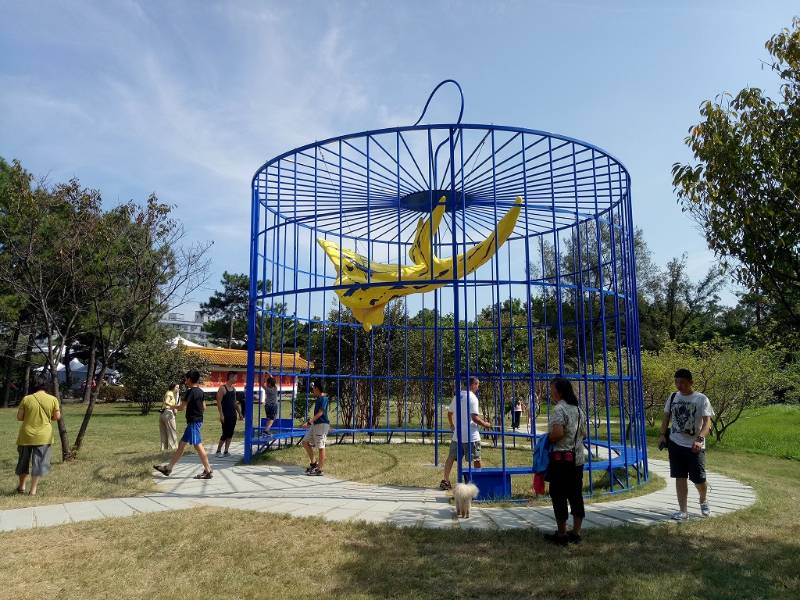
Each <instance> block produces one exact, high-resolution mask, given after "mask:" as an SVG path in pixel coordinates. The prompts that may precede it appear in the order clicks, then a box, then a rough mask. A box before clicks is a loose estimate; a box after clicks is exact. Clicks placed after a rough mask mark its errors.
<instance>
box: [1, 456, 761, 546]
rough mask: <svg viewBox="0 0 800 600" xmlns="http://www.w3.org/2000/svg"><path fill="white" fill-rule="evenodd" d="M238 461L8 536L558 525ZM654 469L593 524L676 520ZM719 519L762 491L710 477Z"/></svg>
mask: <svg viewBox="0 0 800 600" xmlns="http://www.w3.org/2000/svg"><path fill="white" fill-rule="evenodd" d="M232 450H235V454H236V455H235V456H232V457H230V458H217V457H211V462H212V465H213V466H214V469H215V472H214V478H213V479H211V480H196V479H194V475H196V474H197V473H198V472H199V471H200V465H199V460H198V458H197V456H196V455H188V456H186V457H185V459H184V462H183V463H181V464H179V465H178V466H177V467H176V469H175V470H174V472H173V474H172V476H171V477H169V478H166V477H162V476H154V478H155V481H156V483H157V486H158V488H159V490H160V492H159V493H154V494H148V495H145V496H139V497H133V498H110V499H103V500H87V501H84V502H70V503H66V504H56V505H49V506H37V507H33V508H20V509H12V510H5V511H0V531H13V530H16V529H29V528H33V527H47V526H52V525H58V524H63V523H70V522H78V521H87V520H94V519H101V518H120V517H128V516H132V515H135V514H140V513H151V512H160V511H166V510H182V509H188V508H193V507H199V506H213V507H220V508H233V509H239V510H254V511H258V512H268V513H275V514H288V515H292V516H298V517H306V516H308V517H321V518H324V519H326V520H328V521H361V522H368V523H388V524H391V525H394V526H397V527H427V528H438V529H452V528H462V529H520V528H535V529H539V530H542V531H550V530H552V529H553V528H555V521H554V519H553V513H552V510H551V509H550V507H549V506H542V505H536V506H525V505H519V506H512V507H505V508H502V507H484V506H481V505H480V504H477V503H476V504H473V506H472V510H471V516H470V518H469V519H457V518H456V517H455V507H454V506H453V505H451V504H450V497H449V495H448V494H447V493H445V492H441V491H439V490H436V489H422V488H400V487H394V486H387V485H369V484H363V483H358V482H352V481H338V480H336V479H332V478H330V477H327V476H324V477H307V476H306V475H305V474H304V472H303V467H300V466H297V467H295V466H284V465H241V464H237V462H238V460H239V459H240V457H241V450H242V445H241V444H238V445H234V446H232ZM649 466H650V470H651V472H653V473H655V474H658V475H660V476H661V477H664V478H665V479H666V480H667V486H666V488H665V489H662V490H658V491H656V492H653V493H651V494H646V495H642V496H635V497H632V498H626V499H622V500H612V501H609V502H603V503H594V504H587V506H586V512H587V515H586V520H585V525H584V526H585V527H587V528H592V527H610V526H624V525H651V524H655V523H662V522H664V521H666V520H668V519H669V518H670V516H671V514H672V513H673V512H674V511H675V510H677V506H676V500H675V484H674V481H673V480H671V479H669V466H668V463H667V462H665V461H663V460H658V459H651V460H650V465H649ZM708 479H709V485H710V491H709V500H710V504H711V510H712V516H714V515H721V514H726V513H730V512H732V511H734V510H739V509H741V508H744V507H747V506H750V505H752V504H753V503H754V502H755V501H756V494H755V492H754V491H753V489H752V488H750V487H749V486H746V485H743V484H741V483H739V482H738V481H736V480H734V479H732V478H730V477H726V476H724V475H720V474H717V473H709V478H708ZM689 490H690V491H689V514H690V516H691V517H692V518H696V517H697V518H699V515H700V513H699V505H698V501H697V492H696V490H695V489H694V488H693V486H690V488H689Z"/></svg>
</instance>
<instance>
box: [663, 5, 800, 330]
mask: <svg viewBox="0 0 800 600" xmlns="http://www.w3.org/2000/svg"><path fill="white" fill-rule="evenodd" d="M766 48H767V50H768V52H769V54H770V55H771V57H772V58H771V64H770V67H771V69H772V70H773V71H774V72H775V73H776V74H777V75H778V77H779V80H780V83H781V86H780V97H779V98H778V99H772V98H770V97H768V96H766V95H765V94H764V93H763V92H762V91H761V90H760V89H757V88H745V89H743V90H741V91H740V92H739V93H738V94H736V95H735V96H732V95H730V94H724V95H722V96H721V97H720V98H719V99H718V100H717V101H715V102H711V101H706V102H704V103H703V104H702V105H701V107H700V114H701V116H702V117H703V119H704V120H703V121H702V122H701V123H699V124H698V125H695V126H694V127H692V128H691V129H690V130H689V136H688V137H687V138H686V140H685V141H686V144H687V146H689V148H690V149H691V150H692V152H693V154H694V158H695V162H694V163H693V164H681V163H675V165H674V166H673V168H672V174H673V184H674V186H675V190H676V192H677V194H678V199H679V202H680V204H681V206H682V208H683V210H684V211H687V212H688V213H689V214H690V215H691V216H692V217H693V218H694V219H695V220H696V221H697V223H699V224H700V226H701V227H702V228H703V230H704V232H705V235H706V239H707V241H708V245H709V247H710V248H711V249H712V250H714V252H715V253H716V254H717V255H718V256H720V257H722V258H723V259H724V260H726V261H728V262H731V263H733V264H734V265H735V266H736V269H735V274H736V276H737V278H738V280H739V281H740V282H741V283H742V284H743V285H744V286H745V287H746V288H747V289H748V290H750V291H752V292H753V293H756V294H759V295H763V296H764V297H765V298H767V299H769V301H770V302H771V303H772V304H773V305H774V310H775V317H776V322H777V324H778V325H780V324H783V325H785V326H786V327H788V328H790V329H791V330H793V331H794V332H795V334H796V333H797V332H798V331H800V143H798V140H800V18H795V19H794V20H793V21H792V28H791V29H784V30H783V31H781V32H780V33H778V34H777V35H775V36H773V37H772V38H771V39H770V40H769V41H768V42H767V43H766Z"/></svg>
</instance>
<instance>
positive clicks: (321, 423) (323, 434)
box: [303, 381, 331, 475]
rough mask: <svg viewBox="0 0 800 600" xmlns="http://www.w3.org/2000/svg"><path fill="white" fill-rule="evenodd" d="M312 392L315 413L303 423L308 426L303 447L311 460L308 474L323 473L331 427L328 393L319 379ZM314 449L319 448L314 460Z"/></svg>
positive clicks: (312, 386) (312, 387) (313, 385)
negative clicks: (326, 445)
mask: <svg viewBox="0 0 800 600" xmlns="http://www.w3.org/2000/svg"><path fill="white" fill-rule="evenodd" d="M311 393H312V394H313V396H314V414H313V416H312V417H311V418H310V419H308V420H307V421H306V422H305V423H303V427H307V428H308V431H306V434H305V435H304V436H303V448H305V449H306V454H308V460H309V461H310V463H309V465H308V468H307V469H306V475H322V469H323V467H324V466H325V442H326V440H327V439H328V430H329V429H330V427H331V422H330V420H329V419H328V395H327V394H326V393H325V390H324V389H323V388H322V383H320V382H319V381H315V382H314V383H313V384H312V385H311ZM314 449H316V450H317V456H318V458H317V460H314Z"/></svg>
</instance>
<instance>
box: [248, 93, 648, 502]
mask: <svg viewBox="0 0 800 600" xmlns="http://www.w3.org/2000/svg"><path fill="white" fill-rule="evenodd" d="M443 83H444V82H443ZM440 85H441V84H440ZM434 91H435V90H434ZM429 102H430V98H429ZM426 106H427V105H426ZM462 111H463V100H462ZM423 114H424V111H423ZM460 120H461V119H460V116H459V122H457V123H453V124H433V125H419V124H417V125H414V126H408V127H395V128H388V129H380V130H375V131H365V132H361V133H356V134H351V135H344V136H340V137H336V138H331V139H327V140H324V141H320V142H316V143H313V144H308V145H306V146H303V147H301V148H297V149H295V150H291V151H289V152H286V153H284V154H282V155H280V156H277V157H275V158H273V159H272V160H270V161H269V162H267V163H266V164H264V165H263V166H262V167H261V168H260V169H258V171H257V172H256V174H255V176H254V177H253V181H252V223H251V240H250V241H251V255H250V281H251V298H250V314H249V329H248V350H249V364H248V373H247V403H246V413H247V414H246V427H245V461H246V462H247V461H249V460H250V459H251V458H252V456H253V455H254V454H255V453H258V452H260V451H262V450H264V449H265V448H267V447H270V446H272V445H274V444H276V443H280V439H281V438H285V439H291V438H292V437H294V436H295V435H300V434H301V432H299V431H298V430H297V429H295V428H294V426H293V424H292V421H290V420H289V419H293V418H301V417H302V418H305V417H306V416H307V415H308V411H309V409H310V407H309V399H308V394H307V392H308V391H309V390H310V384H311V382H312V381H313V380H319V381H321V382H323V383H324V385H325V386H326V387H327V389H328V391H329V393H330V395H331V398H332V399H331V413H330V418H331V423H332V425H331V427H332V431H331V435H332V436H334V438H335V440H336V441H343V440H345V439H347V440H351V441H355V439H357V437H358V436H368V437H369V439H385V440H386V441H390V440H394V441H397V440H398V438H402V440H403V441H408V440H412V439H413V440H415V441H420V440H421V441H423V442H430V443H431V444H432V453H433V459H434V463H435V464H438V463H439V459H440V448H439V445H440V444H441V443H445V444H447V443H448V442H449V437H448V436H449V435H450V428H449V425H448V422H447V419H446V418H445V416H446V409H447V405H448V404H449V402H450V400H451V399H452V397H453V395H454V394H455V391H456V390H460V389H464V388H465V387H466V382H467V381H468V378H469V377H470V376H473V375H475V376H477V377H478V378H479V379H480V380H481V391H480V393H479V397H480V403H481V410H482V412H483V413H484V416H485V418H487V419H488V420H490V421H491V422H492V423H495V424H496V428H495V429H494V430H493V431H491V432H490V433H489V435H484V439H485V440H488V441H489V442H491V443H492V444H494V445H495V446H497V447H498V448H499V449H500V450H501V461H500V462H501V465H500V466H499V467H497V468H495V469H494V471H499V472H500V473H501V474H502V475H503V476H504V477H503V478H502V481H503V482H504V483H503V484H502V485H503V487H502V488H501V489H500V491H499V492H498V491H497V490H495V491H494V492H495V493H494V495H506V496H507V495H509V494H510V489H508V487H509V485H510V483H508V482H510V477H507V475H510V474H513V473H516V472H526V471H527V472H528V473H529V472H530V469H527V470H526V469H513V468H512V467H510V466H508V465H507V461H506V451H507V449H509V448H512V447H516V448H519V447H525V448H530V451H531V458H532V453H533V447H534V445H535V443H536V440H537V438H540V437H541V435H542V434H543V433H544V432H545V431H546V428H545V425H544V424H543V423H544V421H541V422H540V423H538V424H537V421H536V418H535V413H536V405H537V404H538V406H539V407H540V408H541V411H542V412H543V413H547V412H549V408H550V392H549V385H548V382H549V381H550V380H551V379H552V378H553V377H555V376H557V375H561V376H564V377H566V378H567V379H570V380H571V381H572V383H573V387H574V388H575V390H576V392H577V394H578V397H579V399H580V402H581V404H582V408H583V414H584V416H585V418H586V421H585V429H586V431H587V432H588V435H587V439H586V444H587V448H588V449H589V452H588V454H587V462H586V467H587V471H588V479H589V493H591V492H592V491H593V490H594V482H595V481H596V478H597V476H598V475H599V474H601V473H603V472H605V473H607V478H606V479H605V484H604V485H605V486H607V488H608V490H609V491H611V492H612V493H613V492H616V491H620V490H623V489H627V488H630V487H631V486H633V485H636V484H638V483H640V482H643V481H644V480H646V479H647V476H648V472H647V447H646V436H645V420H644V408H643V401H642V393H641V389H642V388H641V364H640V355H639V332H638V325H639V321H638V307H637V296H636V273H635V259H634V228H633V221H632V216H631V195H630V176H629V174H628V172H627V171H626V169H625V167H624V166H623V165H622V164H621V163H620V162H619V161H618V160H616V159H615V158H614V157H612V156H611V155H609V154H608V153H607V152H605V151H603V150H601V149H600V148H598V147H596V146H593V145H591V144H588V143H585V142H582V141H579V140H576V139H572V138H569V137H565V136H561V135H554V134H551V133H547V132H544V131H536V130H531V129H524V128H520V127H505V126H495V125H476V124H463V123H461V122H460ZM517 197H520V198H522V205H521V210H520V212H519V216H518V218H517V220H516V223H515V224H514V227H513V230H512V231H511V233H510V235H509V236H508V239H507V240H506V241H505V243H504V244H502V246H500V245H496V247H495V248H494V253H493V255H492V257H491V259H490V260H489V261H488V262H486V264H483V266H481V267H480V268H478V269H476V270H474V271H472V272H470V273H468V274H466V275H464V276H463V277H461V278H459V277H458V276H457V273H456V271H457V269H453V272H452V274H451V275H450V276H449V278H445V279H444V280H443V279H435V278H434V275H435V274H432V275H430V276H429V277H430V279H428V280H425V281H416V282H415V283H419V284H420V285H422V284H437V285H440V286H441V287H438V288H437V289H434V290H432V291H427V292H425V293H421V294H414V295H406V296H403V297H401V298H397V299H394V300H392V301H391V302H389V304H388V305H387V306H386V307H385V310H384V313H383V316H382V318H383V323H382V324H381V325H378V326H375V327H373V328H372V329H371V330H370V331H368V332H367V331H365V328H364V327H362V324H361V323H360V322H359V321H358V320H357V319H355V318H354V313H353V311H351V310H350V309H349V308H348V307H347V306H345V305H344V304H343V303H342V299H341V298H340V297H339V296H338V295H337V294H336V292H337V290H339V291H341V290H343V289H349V292H345V295H347V294H348V293H351V292H352V291H353V289H355V288H357V289H359V290H369V289H371V288H373V287H374V288H375V289H377V288H378V287H380V286H388V285H390V284H388V283H385V282H380V281H373V277H375V275H374V273H371V272H370V269H369V268H367V269H365V270H366V271H367V272H366V275H365V277H366V282H365V283H362V284H361V285H360V287H359V286H353V285H346V284H345V282H344V281H338V280H337V273H336V269H335V268H334V265H333V264H332V263H331V260H330V259H329V257H328V256H326V254H325V252H324V251H323V249H322V248H321V246H320V244H319V243H317V240H318V239H322V240H327V241H328V242H331V243H332V244H333V246H334V247H338V249H339V250H340V251H344V250H349V251H352V252H357V253H359V254H361V255H363V256H365V257H368V259H369V261H370V263H373V262H375V263H377V262H380V263H383V264H387V265H395V266H397V268H398V272H399V271H400V269H401V268H402V267H403V266H406V265H408V264H410V262H409V258H408V255H409V249H410V246H411V245H412V244H413V242H414V235H415V230H416V227H417V223H418V221H419V220H420V218H422V219H430V217H431V213H432V211H433V209H434V207H435V206H436V205H437V204H438V203H439V201H440V199H441V198H444V203H445V206H446V208H445V211H444V215H442V221H441V225H440V226H439V227H438V230H436V231H432V232H431V234H432V235H431V237H430V242H429V243H430V244H431V250H432V251H433V252H434V253H435V254H436V255H437V256H441V257H450V256H453V257H455V256H457V255H461V254H462V253H465V252H468V251H469V249H470V248H472V247H474V246H475V245H476V244H479V243H480V242H481V241H482V240H485V239H487V238H489V237H490V236H492V235H493V234H495V239H496V237H497V236H496V233H497V223H498V221H499V219H500V217H501V216H502V215H503V214H505V213H506V212H507V211H509V210H510V208H512V207H513V206H515V202H516V198H517ZM267 281H268V282H270V284H271V285H263V284H261V283H259V282H267ZM267 351H270V352H272V353H275V354H273V355H270V354H268V353H267ZM279 352H282V353H284V358H283V360H282V361H279V364H278V365H277V366H276V364H275V361H274V360H273V363H272V364H266V361H267V360H270V358H269V357H270V356H274V355H276V354H277V353H279ZM265 356H266V357H267V358H266V359H265V358H264V357H265ZM286 356H297V357H301V356H302V357H305V359H307V360H308V364H307V365H306V366H305V367H304V368H295V366H293V365H291V364H287V362H286ZM266 372H269V373H270V374H272V375H273V376H291V377H295V378H296V379H295V381H296V382H297V385H296V386H295V387H294V388H293V389H291V390H289V394H288V395H289V396H290V397H289V398H284V399H283V400H282V401H281V403H280V407H281V408H280V410H281V414H280V415H279V416H280V417H281V418H280V419H279V421H278V425H279V426H278V427H277V431H278V432H282V433H283V435H277V436H272V437H266V436H264V435H263V423H264V419H263V417H264V415H263V408H262V406H261V405H260V404H259V403H258V400H257V398H256V401H255V402H254V400H253V399H254V394H255V393H254V390H257V389H258V386H259V384H260V381H259V374H263V373H266ZM516 399H520V400H522V402H523V403H524V404H525V405H527V406H529V407H530V409H531V410H530V411H529V418H528V424H526V425H525V426H524V427H522V426H521V427H520V428H519V429H516V430H512V429H511V427H510V426H509V425H508V422H507V417H506V414H507V412H508V406H509V404H510V403H511V402H513V401H514V400H516ZM532 399H534V401H533V402H531V400H532ZM311 406H313V401H312V404H311ZM456 406H457V409H458V410H460V408H459V406H460V405H459V403H456ZM531 413H532V414H533V416H531ZM541 417H544V415H541ZM460 422H461V421H460V418H457V419H456V423H460ZM457 429H458V431H457V436H458V438H459V439H466V435H467V432H463V437H462V432H461V431H460V429H461V428H460V426H459V427H457ZM459 448H460V445H459ZM460 458H461V457H460V456H459V459H460ZM458 463H459V471H458V474H459V477H461V476H462V475H466V476H468V477H474V476H476V475H477V473H473V467H472V466H471V462H469V461H468V462H467V465H466V466H465V467H463V470H462V467H461V466H460V465H461V461H460V460H459V461H458Z"/></svg>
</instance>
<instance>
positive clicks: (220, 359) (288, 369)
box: [186, 347, 314, 397]
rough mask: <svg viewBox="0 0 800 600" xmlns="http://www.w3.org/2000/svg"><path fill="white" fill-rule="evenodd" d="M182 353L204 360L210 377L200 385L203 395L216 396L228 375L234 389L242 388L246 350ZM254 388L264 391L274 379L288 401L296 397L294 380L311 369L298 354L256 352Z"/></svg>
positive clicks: (244, 376) (209, 350)
mask: <svg viewBox="0 0 800 600" xmlns="http://www.w3.org/2000/svg"><path fill="white" fill-rule="evenodd" d="M186 351H187V352H188V353H190V354H195V355H197V356H200V357H202V358H204V359H206V360H207V361H208V362H209V366H210V371H211V372H210V373H209V374H208V376H206V377H204V378H203V380H202V381H201V382H200V388H201V389H202V390H203V391H204V392H216V391H217V390H218V389H219V387H220V386H221V385H222V384H224V383H225V381H226V380H227V378H228V371H235V372H236V382H235V385H236V386H239V389H240V390H243V389H244V388H245V383H246V378H247V350H229V349H227V348H190V347H187V348H186ZM255 356H256V369H255V373H256V385H259V386H260V387H266V382H267V377H269V376H272V377H273V378H274V379H275V383H276V386H277V388H278V392H280V393H282V394H288V395H290V396H291V397H294V396H296V395H297V377H298V376H299V375H302V374H304V373H308V372H309V371H310V370H311V369H312V368H313V367H314V365H313V363H309V362H308V361H307V360H306V359H305V358H303V357H302V356H300V354H297V353H294V354H288V353H283V352H256V355H255Z"/></svg>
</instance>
